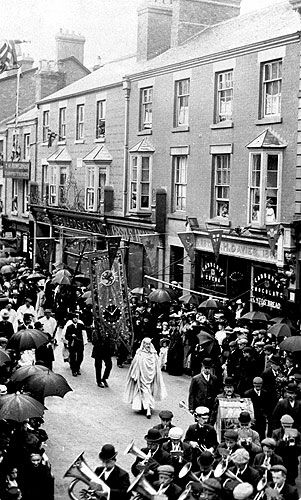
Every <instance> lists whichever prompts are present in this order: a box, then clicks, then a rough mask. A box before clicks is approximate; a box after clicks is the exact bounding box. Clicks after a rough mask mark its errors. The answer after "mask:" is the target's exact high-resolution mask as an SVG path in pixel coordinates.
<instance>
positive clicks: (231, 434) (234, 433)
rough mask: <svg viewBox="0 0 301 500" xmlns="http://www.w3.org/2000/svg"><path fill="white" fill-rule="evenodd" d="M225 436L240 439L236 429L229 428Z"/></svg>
mask: <svg viewBox="0 0 301 500" xmlns="http://www.w3.org/2000/svg"><path fill="white" fill-rule="evenodd" d="M224 438H225V439H233V440H237V439H238V432H237V431H235V430H234V429H228V430H226V432H225V434H224Z"/></svg>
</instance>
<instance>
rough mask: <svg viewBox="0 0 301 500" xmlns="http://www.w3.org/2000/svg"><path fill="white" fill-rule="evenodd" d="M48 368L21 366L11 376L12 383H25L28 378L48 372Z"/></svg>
mask: <svg viewBox="0 0 301 500" xmlns="http://www.w3.org/2000/svg"><path fill="white" fill-rule="evenodd" d="M47 370H48V368H46V366H43V365H25V366H20V368H18V369H17V370H16V371H15V372H14V373H13V374H12V376H11V378H10V379H11V381H12V382H23V381H24V380H26V379H27V378H28V377H31V376H32V375H36V374H37V373H41V372H42V371H47Z"/></svg>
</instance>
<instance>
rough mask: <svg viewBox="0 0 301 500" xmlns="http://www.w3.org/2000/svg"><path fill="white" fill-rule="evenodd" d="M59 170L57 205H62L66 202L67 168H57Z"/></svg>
mask: <svg viewBox="0 0 301 500" xmlns="http://www.w3.org/2000/svg"><path fill="white" fill-rule="evenodd" d="M58 169H59V179H58V180H59V186H58V192H59V200H58V202H59V205H64V204H65V203H66V201H67V167H65V166H63V167H58Z"/></svg>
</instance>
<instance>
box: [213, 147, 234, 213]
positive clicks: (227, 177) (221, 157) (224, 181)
mask: <svg viewBox="0 0 301 500" xmlns="http://www.w3.org/2000/svg"><path fill="white" fill-rule="evenodd" d="M213 167H214V217H219V216H220V217H224V218H227V219H228V218H229V205H230V185H231V155H230V154H225V153H222V154H214V155H213ZM219 167H220V168H219ZM219 174H220V175H219ZM219 177H220V179H219ZM227 190H228V196H227V197H226V196H224V195H225V192H226V191H227ZM221 191H222V196H221V195H220V192H221ZM223 205H227V211H228V215H223V214H222V213H221V209H222V206H223Z"/></svg>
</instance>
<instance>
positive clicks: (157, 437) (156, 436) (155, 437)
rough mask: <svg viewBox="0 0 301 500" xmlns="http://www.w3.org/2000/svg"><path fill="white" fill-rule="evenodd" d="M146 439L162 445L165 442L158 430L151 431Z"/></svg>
mask: <svg viewBox="0 0 301 500" xmlns="http://www.w3.org/2000/svg"><path fill="white" fill-rule="evenodd" d="M144 439H145V440H146V441H150V442H151V443H160V442H162V440H163V438H162V436H161V434H160V431H158V429H149V430H148V431H147V434H146V435H145V436H144Z"/></svg>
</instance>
